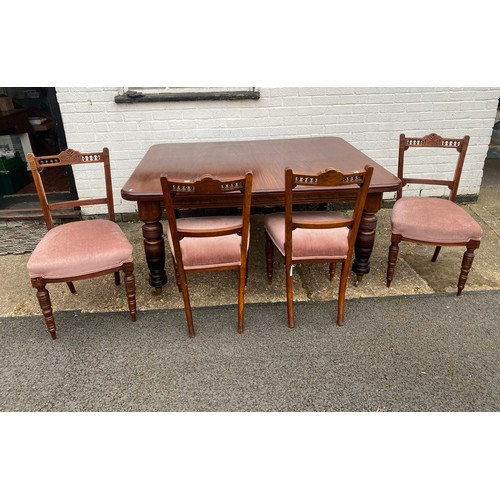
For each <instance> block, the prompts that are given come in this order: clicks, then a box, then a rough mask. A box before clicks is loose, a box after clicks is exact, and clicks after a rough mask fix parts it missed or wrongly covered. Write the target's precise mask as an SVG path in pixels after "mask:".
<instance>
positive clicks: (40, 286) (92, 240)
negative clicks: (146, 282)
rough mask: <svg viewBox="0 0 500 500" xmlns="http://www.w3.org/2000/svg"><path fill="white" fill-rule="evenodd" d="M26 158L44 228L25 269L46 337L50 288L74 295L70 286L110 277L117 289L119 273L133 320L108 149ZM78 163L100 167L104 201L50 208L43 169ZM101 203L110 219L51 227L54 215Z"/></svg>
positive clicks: (126, 250) (125, 244) (126, 247)
mask: <svg viewBox="0 0 500 500" xmlns="http://www.w3.org/2000/svg"><path fill="white" fill-rule="evenodd" d="M27 156H28V162H29V165H30V168H31V172H32V173H33V180H34V182H35V186H36V190H37V193H38V197H39V199H40V205H41V208H42V212H43V217H44V219H45V224H46V225H47V229H48V231H47V234H46V235H45V236H44V237H43V238H42V239H41V240H40V242H39V243H38V245H37V246H36V248H35V250H34V251H33V253H32V254H31V256H30V258H29V260H28V264H27V268H28V273H29V276H30V278H31V284H32V286H33V287H34V288H36V290H37V297H38V301H39V303H40V307H41V309H42V312H43V315H44V317H45V323H46V324H47V328H48V330H49V333H50V335H51V336H52V338H53V339H55V338H56V325H55V322H54V315H53V311H52V305H51V301H50V295H49V292H48V291H47V289H46V285H47V284H48V283H62V282H65V283H67V285H68V288H69V289H70V291H71V293H76V289H75V286H74V284H73V281H78V280H84V279H88V278H95V277H97V276H103V275H105V274H111V273H114V276H115V284H116V285H119V284H120V271H123V273H124V275H125V290H126V293H127V300H128V308H129V311H130V315H131V317H132V321H135V320H136V299H135V281H134V274H133V271H134V263H133V257H132V245H131V244H130V243H129V241H128V240H127V237H126V236H125V235H124V234H123V231H122V230H121V228H120V226H118V224H116V222H115V212H114V206H113V191H112V186H111V168H110V163H109V150H108V148H104V149H103V150H102V151H100V152H97V153H80V152H79V151H74V150H72V149H67V150H65V151H63V152H61V153H60V154H58V155H55V156H34V155H33V154H32V153H28V155H27ZM78 164H83V165H85V166H86V167H87V166H88V169H89V170H90V169H91V168H95V165H94V164H102V165H103V167H104V178H105V184H106V196H105V197H102V198H91V199H80V200H71V201H62V202H57V203H49V202H48V200H47V195H46V193H45V188H44V184H43V181H42V176H41V175H40V174H41V172H42V171H43V170H44V169H46V168H56V167H59V168H61V167H62V168H61V170H63V169H64V167H66V166H67V165H78ZM61 174H63V172H61ZM101 204H103V205H107V211H108V220H103V219H95V220H81V221H75V222H68V223H65V224H61V225H57V226H56V225H55V224H54V220H53V218H52V211H54V210H62V209H67V208H75V207H81V206H87V205H101Z"/></svg>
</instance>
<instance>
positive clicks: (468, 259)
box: [457, 245, 477, 295]
mask: <svg viewBox="0 0 500 500" xmlns="http://www.w3.org/2000/svg"><path fill="white" fill-rule="evenodd" d="M476 248H477V245H473V246H467V250H466V251H465V253H464V256H463V259H462V268H461V270H460V276H459V278H458V290H457V295H462V290H463V289H464V287H465V282H466V281H467V277H468V276H469V271H470V269H471V267H472V262H473V261H474V250H475V249H476Z"/></svg>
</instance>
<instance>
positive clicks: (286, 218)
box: [264, 166, 373, 328]
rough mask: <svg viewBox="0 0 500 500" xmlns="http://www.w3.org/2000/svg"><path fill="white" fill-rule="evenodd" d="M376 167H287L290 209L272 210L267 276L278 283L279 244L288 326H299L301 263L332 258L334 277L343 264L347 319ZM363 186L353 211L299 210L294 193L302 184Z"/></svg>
mask: <svg viewBox="0 0 500 500" xmlns="http://www.w3.org/2000/svg"><path fill="white" fill-rule="evenodd" d="M372 173H373V167H370V166H366V168H365V169H364V170H360V171H355V172H350V173H343V172H340V171H337V170H334V169H327V170H325V171H322V172H319V173H317V174H309V173H299V172H295V171H293V170H292V169H291V168H288V169H286V171H285V212H284V213H274V214H269V215H266V216H265V218H264V230H265V237H266V261H267V278H268V282H269V283H271V282H272V278H273V258H274V257H273V256H274V248H276V249H277V250H278V251H279V252H280V254H281V255H282V256H283V257H284V261H285V275H286V293H287V311H288V326H289V327H290V328H293V327H294V326H295V317H294V309H293V278H292V269H293V266H294V265H295V264H299V263H301V264H302V263H316V262H326V263H328V264H329V278H330V281H332V280H333V277H334V273H335V265H336V263H337V262H341V263H342V271H341V275H340V285H339V293H338V308H337V324H338V325H339V326H342V325H343V324H344V302H345V291H346V286H347V278H348V275H349V267H350V264H351V260H352V256H353V252H354V245H355V241H356V236H357V234H358V230H359V226H360V222H361V216H362V214H363V209H364V206H365V202H366V197H367V194H368V188H369V185H370V180H371V178H372ZM348 185H358V186H359V189H358V191H357V197H356V202H355V206H354V210H353V213H352V215H351V216H348V215H345V214H343V213H341V212H334V211H294V210H293V204H294V194H295V193H296V192H297V191H300V188H301V186H308V187H312V186H314V187H315V188H318V189H325V188H329V187H335V186H348Z"/></svg>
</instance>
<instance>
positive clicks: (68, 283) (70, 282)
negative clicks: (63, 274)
mask: <svg viewBox="0 0 500 500" xmlns="http://www.w3.org/2000/svg"><path fill="white" fill-rule="evenodd" d="M66 284H67V285H68V288H69V291H70V292H71V293H76V288H75V285H73V282H72V281H67V282H66Z"/></svg>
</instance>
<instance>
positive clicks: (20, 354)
mask: <svg viewBox="0 0 500 500" xmlns="http://www.w3.org/2000/svg"><path fill="white" fill-rule="evenodd" d="M499 311H500V291H498V290H496V291H483V292H468V293H465V294H464V295H463V296H461V297H456V296H453V295H450V294H433V295H423V296H422V295H420V296H399V297H376V298H373V297H372V298H369V299H352V300H349V301H347V303H346V324H345V326H344V327H338V326H336V324H335V314H336V302H335V301H333V302H304V303H300V302H299V303H297V304H296V328H295V329H289V328H288V326H287V324H286V305H285V304H284V303H263V304H248V305H247V306H246V309H245V312H246V314H245V331H244V333H243V334H242V335H238V334H237V333H236V319H237V311H236V306H234V305H226V306H216V307H210V314H206V312H207V311H206V308H195V309H194V321H195V325H196V330H197V336H196V337H195V338H194V339H190V338H189V337H188V336H187V330H186V322H185V316H184V311H183V310H182V309H170V310H149V311H140V312H139V315H138V320H137V322H136V323H131V322H130V319H129V316H128V314H127V313H125V312H115V313H93V314H91V313H79V312H75V311H62V312H59V313H56V314H57V316H56V321H57V322H58V326H59V337H58V339H57V340H56V341H52V340H51V338H50V336H49V335H48V333H47V332H46V329H45V324H44V322H43V319H42V318H40V317H31V316H24V317H10V318H7V317H3V318H0V326H1V328H0V331H1V332H0V339H1V345H2V349H1V354H0V361H1V372H2V377H1V382H0V393H1V397H0V404H1V410H2V411H4V412H5V411H7V412H49V411H55V412H97V411H103V412H109V411H113V412H116V411H119V412H144V411H150V412H208V411H209V412H235V411H238V412H261V411H262V412H315V411H326V412H377V411H385V412H490V411H492V412H496V411H499V410H500V391H499V387H500V326H499V319H498V312H499Z"/></svg>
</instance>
